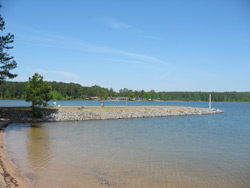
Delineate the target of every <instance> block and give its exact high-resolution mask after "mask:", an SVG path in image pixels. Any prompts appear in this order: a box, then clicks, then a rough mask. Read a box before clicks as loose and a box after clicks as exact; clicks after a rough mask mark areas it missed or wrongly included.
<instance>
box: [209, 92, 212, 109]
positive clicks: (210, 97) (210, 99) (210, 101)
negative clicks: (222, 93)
mask: <svg viewBox="0 0 250 188" xmlns="http://www.w3.org/2000/svg"><path fill="white" fill-rule="evenodd" d="M211 103H212V96H211V94H209V109H210V110H211Z"/></svg>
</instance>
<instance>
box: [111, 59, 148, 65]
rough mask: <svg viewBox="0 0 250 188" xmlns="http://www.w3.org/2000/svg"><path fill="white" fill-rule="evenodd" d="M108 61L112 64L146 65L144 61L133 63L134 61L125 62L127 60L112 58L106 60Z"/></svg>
mask: <svg viewBox="0 0 250 188" xmlns="http://www.w3.org/2000/svg"><path fill="white" fill-rule="evenodd" d="M107 60H108V61H112V62H117V63H129V64H140V65H142V64H143V65H145V64H148V63H147V62H145V61H135V60H127V59H113V58H108V59H107Z"/></svg>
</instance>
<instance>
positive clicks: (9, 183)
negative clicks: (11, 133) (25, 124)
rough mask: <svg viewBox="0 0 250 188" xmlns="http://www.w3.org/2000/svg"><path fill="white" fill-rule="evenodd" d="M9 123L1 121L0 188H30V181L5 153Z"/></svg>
mask: <svg viewBox="0 0 250 188" xmlns="http://www.w3.org/2000/svg"><path fill="white" fill-rule="evenodd" d="M8 123H9V121H0V174H1V175H0V188H2V187H8V188H11V187H30V185H29V183H28V181H27V180H26V178H25V177H24V176H22V175H21V172H19V171H18V170H17V169H16V168H15V167H14V166H13V165H12V164H11V163H10V161H9V160H8V157H7V155H6V153H5V144H4V129H5V126H7V125H8Z"/></svg>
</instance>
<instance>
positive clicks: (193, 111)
mask: <svg viewBox="0 0 250 188" xmlns="http://www.w3.org/2000/svg"><path fill="white" fill-rule="evenodd" d="M43 113H44V118H43V119H37V118H33V117H32V115H31V113H30V109H29V108H1V109H0V118H3V119H8V120H11V121H12V122H32V121H33V122H34V121H35V122H37V121H82V120H101V119H124V118H143V117H167V116H183V115H203V114H217V113H222V111H220V110H216V109H207V108H193V107H170V106H136V107H132V106H130V107H125V106H119V107H55V108H54V107H50V108H43Z"/></svg>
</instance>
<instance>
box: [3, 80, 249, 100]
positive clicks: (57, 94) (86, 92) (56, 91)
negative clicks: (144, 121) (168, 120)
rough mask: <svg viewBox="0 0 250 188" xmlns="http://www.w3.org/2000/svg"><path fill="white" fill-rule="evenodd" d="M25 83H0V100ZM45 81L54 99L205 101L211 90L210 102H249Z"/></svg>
mask: <svg viewBox="0 0 250 188" xmlns="http://www.w3.org/2000/svg"><path fill="white" fill-rule="evenodd" d="M26 84H27V82H6V83H4V84H2V85H0V99H25V95H24V91H25V86H26ZM47 84H48V86H50V87H51V88H52V90H51V91H50V94H51V96H52V99H54V100H82V99H87V100H88V99H125V98H126V97H128V98H129V99H130V100H134V99H136V100H168V101H208V96H209V94H210V93H211V94H212V100H213V101H224V102H250V92H155V91H154V90H151V91H148V92H146V91H144V90H141V91H132V90H129V89H127V88H124V89H120V90H119V92H115V91H114V90H113V89H112V88H111V89H108V88H102V87H100V86H96V85H95V86H92V87H83V86H81V85H80V84H75V83H62V82H47ZM117 97H118V98H117ZM119 97H121V98H119ZM122 97H123V98H122Z"/></svg>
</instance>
